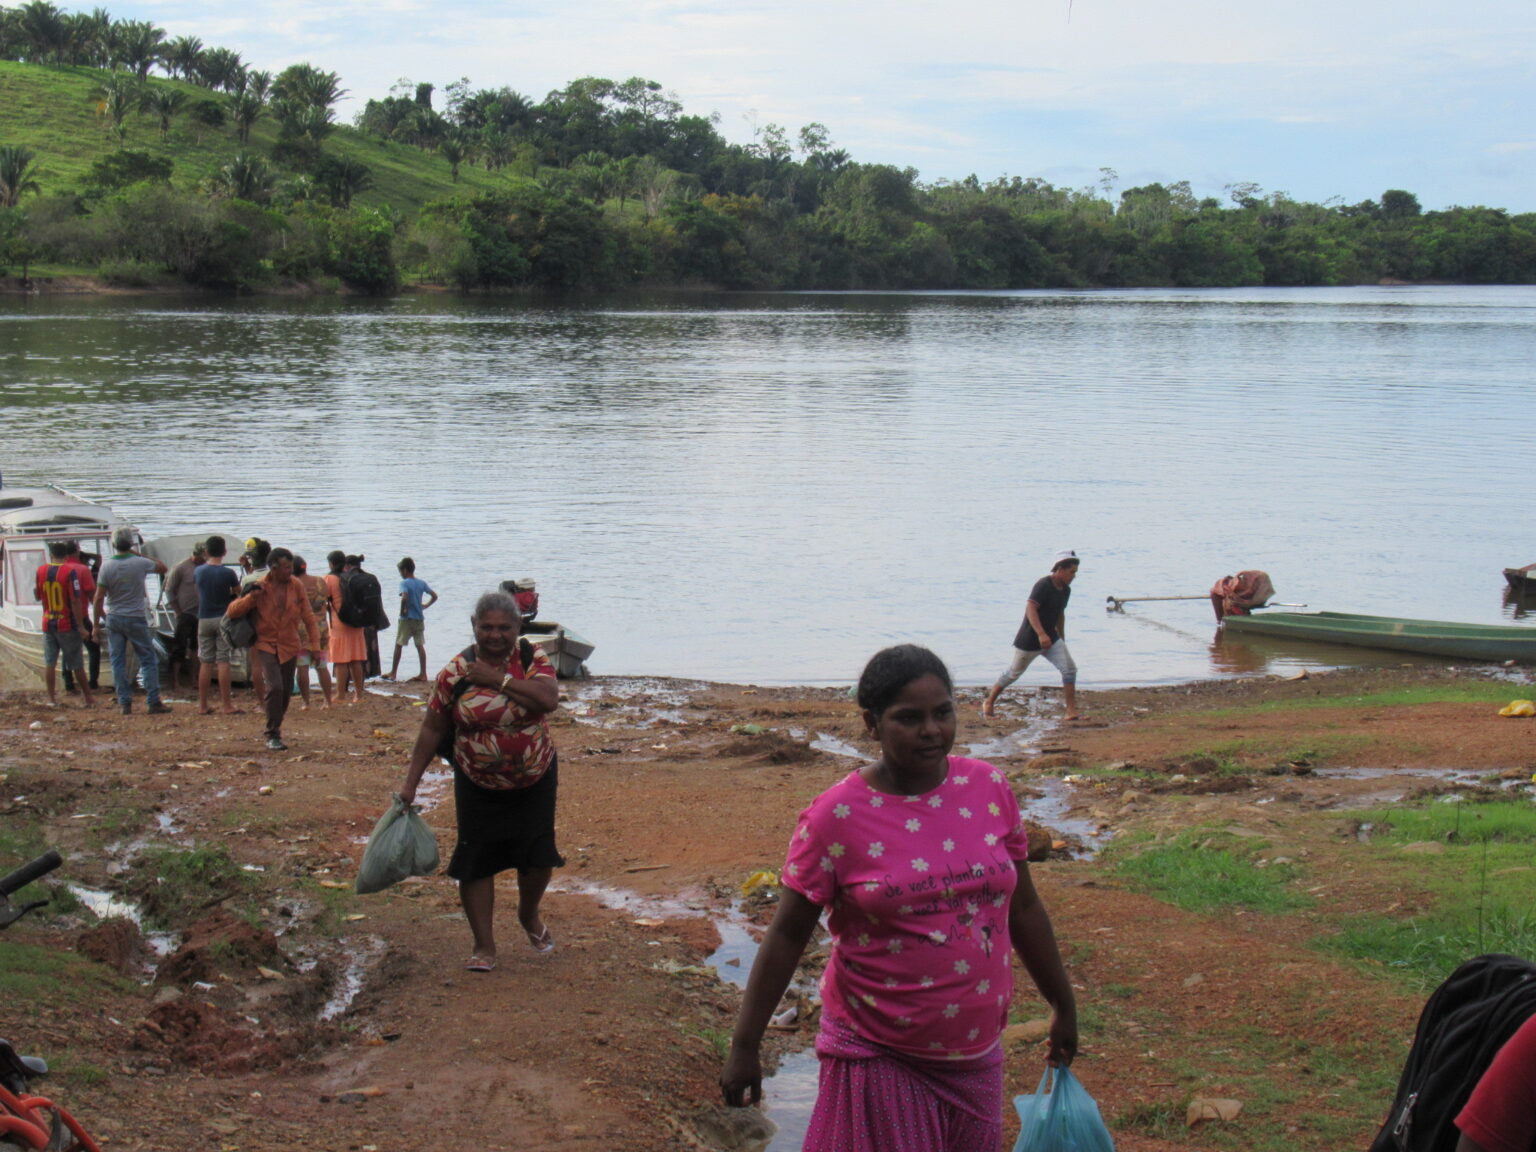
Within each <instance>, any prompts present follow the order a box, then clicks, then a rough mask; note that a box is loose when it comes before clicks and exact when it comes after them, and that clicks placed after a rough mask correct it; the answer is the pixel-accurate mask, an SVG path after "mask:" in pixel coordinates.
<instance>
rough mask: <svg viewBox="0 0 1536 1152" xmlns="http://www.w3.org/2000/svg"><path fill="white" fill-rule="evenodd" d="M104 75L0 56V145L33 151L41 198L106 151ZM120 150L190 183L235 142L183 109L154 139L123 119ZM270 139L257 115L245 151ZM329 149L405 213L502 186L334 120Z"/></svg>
mask: <svg viewBox="0 0 1536 1152" xmlns="http://www.w3.org/2000/svg"><path fill="white" fill-rule="evenodd" d="M105 76H106V73H105V72H102V71H99V70H98V69H95V68H74V67H57V68H56V67H50V66H43V65H37V64H16V63H13V62H10V61H0V145H8V144H9V145H18V144H19V145H21V146H22V147H25V148H29V149H31V150H32V151H33V152H34V153H35V154H36V161H35V163H36V166H37V177H36V179H37V182H38V184H39V185H40V186H41V189H42V193H43V195H45V196H46V195H49V194H51V193H56V192H64V191H71V190H74V189H77V188H79V186H80V185H81V183H82V182H83V180H84V178H85V174H86V173H87V172H88V171H89V169H90V166H91V164H92V162H93V161H95V160H96V159H98V158H99V157H102V156H105V155H107V154H109V153H110V152H112V151H113V150H114V149H115V148H116V143H115V141H114V140H113V137H112V133H111V130H110V127H109V125H108V123H107V120H106V118H105V117H104V116H101V115H99V114H98V113H97V111H96V105H97V101H98V99H99V96H98V88H99V86H100V83H101V80H102V79H103V78H104V77H105ZM150 83H151V84H153V85H158V86H166V87H172V88H177V89H180V90H182V91H184V92H186V93H187V96H188V101H189V103H190V102H193V101H196V100H204V99H209V98H210V97H211V98H212V99H215V100H219V101H221V102H222V101H223V99H224V97H223V96H222V95H218V94H214V93H210V92H209V91H208V90H207V89H205V88H199V87H197V86H196V85H194V84H184V83H181V82H180V81H175V80H164V79H156V78H151V80H150ZM126 123H127V126H128V138H127V145H126V146H127V147H129V148H134V149H138V150H141V151H144V152H148V153H150V154H151V155H154V156H164V157H168V158H169V159H170V160H171V161H172V162H174V163H175V165H176V168H175V171H174V172H173V173H172V176H171V179H172V182H173V183H175V184H176V185H177V186H178V187H189V186H192V185H195V184H196V183H197V182H198V181H199V180H201V179H203V178H204V177H205V176H208V175H209V174H210V173H212V172H213V171H215V170H216V169H217V168H218V166H219V165H221V164H223V163H225V162H226V161H228V160H229V159H230V158H231V157H232V156H234V155H235V153H236V152H238V151H240V149H241V147H242V145H241V144H240V141H239V139H238V138H237V137H236V135H235V129H234V127H233V125H226V126H225V127H223V128H217V129H199V128H198V127H197V126H196V125H194V124H193V123H192V122H191V120H190V119H188V118H187V116H186V115H185V114H183V115H181V116H179V117H178V118H177V119H176V120H175V121H173V122H172V125H171V131H170V135H169V136H168V137H167V138H166V139H165V140H161V138H160V126H159V122H158V119H157V118H156V117H154V116H153V115H151V114H148V113H137V114H135V115H133V116H131V117H129V119H128V121H127V122H126ZM276 140H277V123H276V121H275V120H273V119H272V118H271V117H270V116H267V117H263V118H262V119H261V120H260V121H258V122H257V124H256V126H255V128H254V129H252V131H251V142H250V144H249V145H248V146H247V147H249V148H250V149H251V150H252V151H255V152H259V153H261V154H262V155H269V154H270V152H271V149H272V145H273V143H274V142H275V141H276ZM326 149H327V151H329V152H332V153H334V154H336V155H344V156H350V157H352V158H353V159H355V160H359V161H361V162H362V163H364V164H366V165H368V167H369V169H370V170H371V171H372V173H373V182H374V187H373V189H372V190H371V191H369V192H367V193H364V194H363V195H361V196H359V197H358V198H357V203H360V204H368V205H374V206H380V205H385V204H388V205H390V206H392V207H394V208H396V209H398V210H399V211H401V212H404V213H407V214H409V215H414V214H415V212H416V211H417V210H418V209H419V208H420V207H421V206H422V205H423V204H424V203H426V202H427V201H429V200H435V199H438V198H441V197H443V196H448V195H452V194H453V193H454V192H456V191H457V192H461V193H469V192H474V191H483V190H489V189H492V188H498V187H505V186H506V185H507V184H508V183H509V182H511V181H512V179H513V178H512V177H510V176H508V175H506V174H505V173H500V174H493V173H489V172H486V171H485V170H483V169H479V168H472V167H470V166H469V165H467V164H466V165H464V166H463V167H461V168H460V170H459V182H458V184H457V185H455V184H454V183H453V181H452V178H451V176H450V173H449V169H448V164H447V162H446V161H445V160H443V159H442V158H440V157H439V156H437V155H436V154H434V153H428V152H423V151H421V150H420V149H418V148H412V147H410V146H409V145H405V144H396V143H392V142H388V141H384V140H377V139H374V138H372V137H368V136H364V135H363V134H362V133H359V132H357V131H355V130H354V129H352V128H347V127H338V128H337V129H336V131H335V133H333V134H332V136H331V138H330V139H329V140H328V141H327V142H326Z"/></svg>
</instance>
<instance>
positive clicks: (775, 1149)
mask: <svg viewBox="0 0 1536 1152" xmlns="http://www.w3.org/2000/svg"><path fill="white" fill-rule="evenodd" d="M820 1077H821V1061H820V1060H818V1059H817V1057H816V1050H815V1049H814V1048H807V1049H805V1051H803V1052H796V1053H795V1054H794V1055H793V1056H786V1057H784V1059H782V1060H780V1061H779V1068H778V1071H776V1072H775V1073H774V1074H773V1075H772V1076H767V1077H764V1079H763V1114H764V1115H766V1116H767V1117H768V1119H770V1120H772V1121H773V1122H774V1124H775V1125H776V1126H777V1128H778V1130H777V1131H776V1132H775V1133H774V1134H773V1139H771V1140H769V1141H768V1143H767V1144H766V1145H765V1146H764V1148H763V1152H797V1150H798V1149H799V1148H800V1147H801V1145H803V1144H804V1143H805V1134H806V1130H807V1129H809V1128H810V1126H811V1110H812V1109H813V1108H815V1106H816V1088H817V1084H818V1082H819V1080H820Z"/></svg>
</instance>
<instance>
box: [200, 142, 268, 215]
mask: <svg viewBox="0 0 1536 1152" xmlns="http://www.w3.org/2000/svg"><path fill="white" fill-rule="evenodd" d="M273 182H274V177H273V175H272V169H271V167H270V166H268V164H267V162H266V161H265V160H264V159H262V158H261V157H260V156H257V155H255V154H254V153H251V152H236V153H235V155H234V158H233V159H231V160H230V161H229V163H227V164H225V165H224V166H223V167H221V168H220V169H219V172H218V175H217V176H215V177H214V183H215V186H216V187H217V188H219V189H220V190H222V191H223V192H224V193H225V194H226V195H229V196H233V197H234V198H235V199H237V200H249V201H251V202H252V203H255V204H264V203H265V202H266V201H267V200H269V199H271V197H272V185H273Z"/></svg>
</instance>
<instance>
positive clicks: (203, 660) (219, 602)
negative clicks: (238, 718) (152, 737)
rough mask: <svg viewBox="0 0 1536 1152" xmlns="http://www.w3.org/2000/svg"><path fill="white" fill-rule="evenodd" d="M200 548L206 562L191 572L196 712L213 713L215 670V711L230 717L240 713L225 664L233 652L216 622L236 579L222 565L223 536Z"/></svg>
mask: <svg viewBox="0 0 1536 1152" xmlns="http://www.w3.org/2000/svg"><path fill="white" fill-rule="evenodd" d="M203 546H204V548H205V549H206V550H207V562H206V563H204V564H202V565H201V566H200V567H198V568H197V570H196V571H194V572H193V573H192V583H193V585H194V586H195V587H196V588H197V657H198V668H197V711H198V713H199V715H202V716H207V715H209V714H210V713H212V712H213V707H212V705H211V704H210V703H209V701H208V690H209V689H210V688H211V687H212V686H213V675H214V670H215V669H217V670H218V675H219V711H220V712H223V713H226V714H230V715H232V714H235V713H238V712H239V711H240V709H238V708H236V707H235V702H234V700H233V699H232V698H231V697H230V694H229V680H230V671H229V664H230V661H231V660H232V659H233V658H234V653H233V652H232V651H231V650H230V647H229V640H228V639H227V638H226V637H225V635H224V630H223V629H222V628H220V627H219V621H221V620H223V619H224V612H225V611H226V610H227V609H228V608H229V605H230V602H231V601H232V600H234V598H235V597H236V596H237V595H238V594H239V592H240V577H238V576H236V575H235V570H234V569H233V568H230V567H229V566H228V565H226V564H225V563H224V556H225V554H226V553H227V552H228V550H229V545H228V544H226V543H225V541H224V537H222V536H210V537H208V539H207V540H206V541H204V544H203Z"/></svg>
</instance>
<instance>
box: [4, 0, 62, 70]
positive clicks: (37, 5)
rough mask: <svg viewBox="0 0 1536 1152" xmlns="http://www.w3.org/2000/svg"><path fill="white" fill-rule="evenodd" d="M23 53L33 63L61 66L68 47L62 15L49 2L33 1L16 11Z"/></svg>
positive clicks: (46, 0)
mask: <svg viewBox="0 0 1536 1152" xmlns="http://www.w3.org/2000/svg"><path fill="white" fill-rule="evenodd" d="M16 16H17V19H18V21H19V23H20V32H21V43H22V52H23V54H24V55H25V57H26V59H28V60H30V61H32V62H33V63H45V62H50V63H55V64H57V63H62V59H61V57H62V55H63V52H64V49H65V46H66V44H67V43H68V39H69V37H68V34H67V28H66V22H65V20H66V18H65V16H64V13H62V12H60V11H59V9H58V8H57V7H55V6H54V5H53V4H51V3H49V0H32V2H31V3H30V4H23V5H22V6H21V7H20V8H18V9H16Z"/></svg>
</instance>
